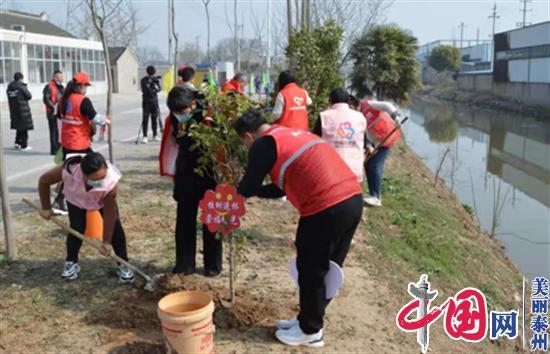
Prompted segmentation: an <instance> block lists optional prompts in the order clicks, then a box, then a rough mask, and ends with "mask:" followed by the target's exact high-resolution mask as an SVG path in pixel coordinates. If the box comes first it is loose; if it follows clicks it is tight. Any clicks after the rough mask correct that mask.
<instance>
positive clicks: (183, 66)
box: [178, 65, 187, 71]
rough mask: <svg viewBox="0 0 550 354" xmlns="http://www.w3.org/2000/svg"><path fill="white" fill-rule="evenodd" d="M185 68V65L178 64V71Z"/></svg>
mask: <svg viewBox="0 0 550 354" xmlns="http://www.w3.org/2000/svg"><path fill="white" fill-rule="evenodd" d="M185 68H187V65H182V66H180V67H179V68H178V71H180V70H183V69H185Z"/></svg>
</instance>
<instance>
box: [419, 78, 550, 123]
mask: <svg viewBox="0 0 550 354" xmlns="http://www.w3.org/2000/svg"><path fill="white" fill-rule="evenodd" d="M413 96H416V97H419V98H422V99H423V100H434V99H435V100H441V101H448V102H453V103H456V104H464V105H468V106H471V107H475V108H478V109H482V110H486V109H492V110H496V111H505V112H512V113H519V114H523V115H527V116H530V117H535V118H538V119H550V109H548V108H544V107H542V106H539V105H530V104H526V103H523V102H519V101H517V100H514V99H512V98H507V97H501V96H496V95H493V94H491V93H489V92H478V91H464V90H460V89H459V88H458V87H457V85H456V83H455V82H446V83H441V84H435V85H424V86H423V87H422V89H420V90H417V91H416V92H415V93H413Z"/></svg>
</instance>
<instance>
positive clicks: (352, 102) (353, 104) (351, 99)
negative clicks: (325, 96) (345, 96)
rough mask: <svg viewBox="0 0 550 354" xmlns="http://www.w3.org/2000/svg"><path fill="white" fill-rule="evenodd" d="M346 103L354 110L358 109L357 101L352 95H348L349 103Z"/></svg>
mask: <svg viewBox="0 0 550 354" xmlns="http://www.w3.org/2000/svg"><path fill="white" fill-rule="evenodd" d="M348 103H349V104H350V105H352V106H353V107H354V108H355V109H357V107H359V99H358V98H357V97H355V96H354V95H349V101H348Z"/></svg>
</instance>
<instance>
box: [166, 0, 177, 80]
mask: <svg viewBox="0 0 550 354" xmlns="http://www.w3.org/2000/svg"><path fill="white" fill-rule="evenodd" d="M170 9H171V10H170V19H169V21H170V23H171V26H170V28H171V29H172V33H171V35H172V38H173V39H174V58H168V59H169V60H171V59H173V63H174V64H173V65H174V75H173V76H174V85H176V82H177V77H178V75H177V73H178V34H177V33H176V26H175V21H176V12H175V9H174V0H170Z"/></svg>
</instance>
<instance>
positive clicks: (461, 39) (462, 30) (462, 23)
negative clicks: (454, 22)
mask: <svg viewBox="0 0 550 354" xmlns="http://www.w3.org/2000/svg"><path fill="white" fill-rule="evenodd" d="M458 27H460V48H462V43H463V41H464V27H468V26H466V25H465V24H464V22H460V26H458Z"/></svg>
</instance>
